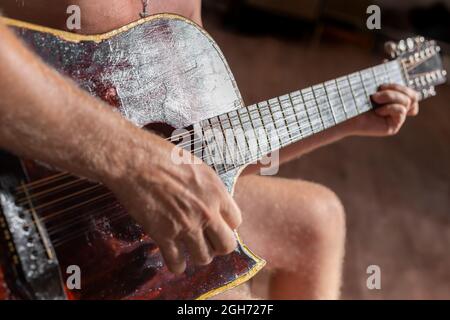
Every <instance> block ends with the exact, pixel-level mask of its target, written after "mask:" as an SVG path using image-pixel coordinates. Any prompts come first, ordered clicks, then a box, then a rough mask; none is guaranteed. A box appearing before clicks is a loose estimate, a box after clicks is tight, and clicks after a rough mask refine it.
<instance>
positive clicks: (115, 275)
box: [0, 15, 264, 299]
mask: <svg viewBox="0 0 450 320" xmlns="http://www.w3.org/2000/svg"><path fill="white" fill-rule="evenodd" d="M5 20H6V22H7V24H9V25H10V27H11V28H12V30H14V31H15V32H16V34H18V35H19V36H20V37H21V38H22V39H23V40H24V41H25V42H26V43H27V45H28V46H29V47H30V49H32V50H33V51H34V52H35V53H36V54H37V55H39V56H40V57H41V58H42V59H43V60H44V61H45V62H46V63H48V64H49V65H51V66H52V67H54V68H55V69H56V70H58V71H59V72H61V73H62V74H64V75H66V76H68V77H70V78H72V79H73V80H74V81H75V82H77V83H78V85H79V86H80V87H82V88H83V89H85V90H87V91H88V92H89V93H90V94H92V95H94V96H96V97H98V98H100V99H102V100H104V101H106V102H107V103H108V104H109V105H111V107H112V108H115V109H116V110H117V112H120V113H121V114H122V115H123V116H124V117H126V118H127V119H129V120H130V121H132V122H133V123H134V124H136V125H137V126H139V127H143V128H144V127H149V126H150V127H152V125H153V127H152V128H153V129H155V128H163V127H166V126H169V127H170V128H184V127H187V126H189V125H192V124H194V123H197V122H199V121H201V120H204V119H208V118H211V117H213V116H215V115H219V114H222V113H225V112H228V111H231V110H233V109H236V108H240V107H243V102H242V99H241V96H240V93H239V91H238V89H237V86H236V83H235V81H234V78H233V75H232V74H231V72H230V70H229V67H228V65H227V63H226V61H225V59H224V57H223V55H222V53H221V52H220V50H219V48H218V47H217V45H216V44H215V43H214V41H213V40H212V39H211V38H210V37H209V36H208V35H207V34H206V33H205V31H204V30H202V29H201V28H199V27H198V26H196V25H195V24H193V23H192V22H190V21H188V20H186V19H184V18H181V17H178V16H172V15H158V16H153V17H149V18H146V19H143V20H140V21H138V22H136V23H133V24H131V25H129V26H126V27H123V28H121V29H119V30H116V31H113V32H111V33H108V34H105V35H99V36H80V35H74V34H71V33H65V32H61V31H56V30H51V29H47V28H43V27H38V26H34V25H30V24H25V23H21V22H18V21H13V20H8V19H5ZM92 125H93V126H95V125H96V124H95V123H92ZM74 134H80V135H82V134H83V133H82V132H76V133H74ZM132 156H133V155H132V154H130V157H132ZM0 163H1V164H2V165H1V169H0V200H1V206H0V210H1V212H0V218H1V220H0V222H1V224H0V228H1V229H2V230H1V233H0V243H1V245H0V258H1V260H0V261H1V268H0V298H1V299H24V298H25V299H26V298H39V299H60V298H69V299H196V298H208V297H210V296H212V295H214V294H217V293H220V292H221V291H224V290H226V289H228V288H231V287H233V286H236V285H238V284H240V283H242V282H244V281H246V280H247V279H249V278H250V277H251V276H253V275H254V274H255V273H256V272H257V271H258V270H260V269H261V268H262V266H263V265H264V261H263V260H261V259H259V258H258V257H256V256H254V255H253V254H252V253H251V252H250V251H249V250H248V249H247V248H246V247H245V246H244V245H243V244H242V243H239V246H238V248H237V249H236V250H235V251H234V252H233V253H231V254H230V255H227V256H223V257H217V258H216V259H215V260H214V261H213V262H212V263H211V264H210V265H208V266H205V267H194V266H193V265H192V264H190V263H189V262H188V267H187V270H186V272H185V273H184V274H182V275H179V276H176V275H173V274H171V273H170V272H169V271H168V270H167V268H166V267H165V265H164V263H163V260H162V257H161V255H160V253H159V250H158V248H157V246H156V245H155V243H154V242H153V241H152V240H151V239H150V238H149V237H148V236H146V235H145V234H144V233H143V232H142V229H141V228H140V227H139V226H138V225H137V224H136V223H134V221H133V220H132V219H131V218H130V217H129V216H128V215H127V214H126V213H125V212H124V209H123V208H122V207H121V206H120V204H119V203H118V202H117V201H116V199H115V198H114V197H113V196H112V195H111V194H109V193H108V192H105V191H106V190H105V188H104V187H102V186H98V185H95V184H94V183H92V182H89V181H87V180H81V181H80V180H79V179H76V178H75V177H72V176H70V175H68V174H63V173H59V172H58V171H57V170H54V169H53V168H49V167H48V166H46V165H43V164H39V163H37V162H34V161H31V160H23V159H18V158H16V157H14V156H12V155H10V154H8V153H6V152H1V153H0ZM238 174H239V170H237V169H236V170H234V171H232V172H228V173H227V174H224V175H220V178H221V179H222V181H223V183H224V184H225V185H226V187H227V188H228V191H229V192H230V193H231V192H232V191H233V186H234V183H235V180H236V179H237V177H238ZM55 179H56V180H55ZM18 190H19V191H18ZM52 190H53V191H52ZM86 190H91V192H86ZM50 191H52V192H50ZM73 194H77V196H76V197H74V196H72V195H73ZM61 199H62V200H61ZM77 267H79V271H80V272H81V288H80V289H78V288H72V287H70V283H72V280H73V279H72V278H71V276H72V275H73V274H74V272H75V273H76V271H77ZM74 268H75V269H74ZM74 270H75V271H74ZM74 283H76V281H75V282H74ZM68 286H69V287H68Z"/></svg>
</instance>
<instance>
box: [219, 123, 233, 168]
mask: <svg viewBox="0 0 450 320" xmlns="http://www.w3.org/2000/svg"><path fill="white" fill-rule="evenodd" d="M225 116H226V117H228V115H225ZM217 118H218V119H219V126H220V128H221V132H222V135H223V140H224V142H225V148H226V149H227V150H228V154H229V156H230V160H231V163H232V165H233V166H234V169H235V168H237V165H236V164H235V162H234V156H233V154H232V152H231V148H230V146H229V144H228V139H227V136H226V131H225V128H224V127H223V123H222V119H221V118H220V116H218V117H217ZM225 157H226V153H225ZM225 161H226V159H225ZM226 163H227V162H226Z"/></svg>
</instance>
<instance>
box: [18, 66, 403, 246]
mask: <svg viewBox="0 0 450 320" xmlns="http://www.w3.org/2000/svg"><path fill="white" fill-rule="evenodd" d="M388 67H389V68H388ZM367 73H369V74H371V78H368V77H367ZM355 77H359V79H360V80H359V82H356V80H355V79H356V78H355ZM366 81H369V83H367V82H366ZM389 82H390V83H392V82H395V83H401V84H404V79H403V75H402V73H401V70H400V67H399V63H398V62H397V61H392V62H389V63H387V64H382V65H379V66H376V67H374V68H369V69H365V70H363V71H361V72H357V73H354V74H351V75H349V76H346V77H341V78H338V79H336V80H332V81H328V82H325V83H324V84H321V85H317V86H313V87H311V88H307V89H304V90H302V91H298V92H295V93H292V94H288V95H285V96H282V97H279V98H276V99H272V100H269V101H268V102H263V103H260V104H257V105H253V106H249V107H245V108H241V109H238V110H234V111H232V112H229V113H227V114H225V115H222V116H218V117H214V118H212V119H213V120H214V119H215V120H216V121H214V122H213V121H212V120H211V119H208V120H205V121H202V122H201V123H200V125H201V130H202V133H204V132H205V131H207V130H211V129H215V131H214V135H213V141H212V142H206V141H204V138H203V136H202V135H200V138H194V140H193V141H190V140H192V139H190V138H191V137H192V136H193V133H194V131H193V130H189V131H184V132H182V133H180V134H177V135H173V136H172V137H170V138H168V139H167V140H169V141H171V142H175V141H179V140H182V141H184V140H185V139H187V138H189V139H187V140H189V141H188V142H182V143H181V144H179V145H178V146H179V147H181V148H186V147H191V146H195V145H196V144H197V143H200V145H201V147H200V148H197V149H194V150H193V151H191V152H192V153H193V154H197V153H199V152H200V153H201V155H200V156H199V158H200V159H202V160H203V161H204V162H205V163H207V164H208V165H210V166H212V167H213V168H214V169H215V170H216V172H217V173H218V174H219V175H221V174H223V173H226V172H228V171H230V170H234V169H236V168H239V167H240V166H242V165H244V164H248V163H252V162H254V161H257V160H258V159H260V158H261V157H262V156H263V155H264V154H267V153H270V152H271V151H275V150H277V149H278V148H280V147H283V146H286V145H288V144H290V143H292V142H295V141H298V140H300V139H303V138H306V137H308V136H310V135H312V134H314V133H317V132H319V131H322V130H324V129H326V128H329V127H331V126H333V125H336V124H338V123H340V122H342V121H345V120H347V119H350V118H351V117H354V116H356V115H359V114H361V113H363V112H365V111H368V110H370V109H371V106H370V97H369V96H370V95H371V94H373V93H374V92H375V91H376V88H377V86H379V85H380V84H383V83H389ZM342 83H345V84H344V85H342ZM358 87H359V88H358ZM369 88H370V89H369ZM356 90H359V92H355V91H356ZM319 91H320V92H321V93H319V94H317V92H319ZM344 92H346V93H344ZM333 96H335V99H336V100H333V98H332V97H333ZM360 98H362V100H361V99H360ZM358 99H360V100H358ZM339 101H340V102H339ZM326 105H327V106H328V107H325V106H326ZM349 105H353V109H349V108H348V106H349ZM358 105H359V106H358ZM277 108H278V109H279V112H280V113H278V115H280V114H281V115H282V116H281V117H278V119H275V116H274V113H273V112H272V111H273V110H275V109H277ZM326 108H328V109H326ZM333 108H334V109H333ZM289 109H291V110H289ZM299 109H300V112H298V110H299ZM311 109H313V110H311ZM267 112H268V113H269V114H266V118H264V116H263V113H267ZM275 112H276V111H275ZM288 112H290V114H288ZM268 118H269V119H271V123H270V124H271V128H273V129H274V131H273V132H274V133H275V137H276V140H278V142H275V143H274V141H273V140H271V141H269V139H268V138H269V137H268V135H269V132H268V130H269V129H268V127H266V126H267V125H268V124H269V121H268V120H267V119H268ZM301 118H304V119H302V121H300V119H301ZM243 119H245V120H244V121H243ZM224 120H225V121H227V122H224ZM257 120H258V122H257ZM236 123H237V124H240V126H241V130H240V131H242V129H244V128H245V127H247V129H248V130H253V131H254V132H255V130H256V129H263V130H264V131H265V132H266V133H267V135H266V136H265V137H263V138H264V139H266V141H265V142H266V143H264V145H263V146H261V145H262V143H260V142H261V141H259V140H258V139H253V140H251V141H249V140H247V138H245V146H244V148H245V149H249V150H250V149H251V146H250V144H251V143H255V142H256V144H257V152H256V153H243V151H242V145H240V144H239V143H237V142H238V141H237V140H235V141H234V142H235V143H236V144H237V149H238V150H237V151H238V155H237V156H236V157H233V156H232V152H231V149H232V148H231V147H230V145H229V142H228V140H227V139H226V136H225V134H224V131H225V130H230V131H231V132H234V134H235V137H234V138H235V139H236V135H237V134H236V132H237V130H236V127H235V125H234V124H236ZM290 126H292V127H296V128H297V129H296V131H293V130H292V129H290V128H289V127H290ZM216 132H222V134H223V136H222V137H220V138H217V135H216ZM270 133H272V131H271V132H270ZM254 136H255V137H256V135H254ZM218 140H222V141H224V142H225V144H222V145H220V146H219V145H217V141H218ZM214 144H216V145H214ZM210 146H211V147H214V150H215V151H216V152H217V151H218V150H220V149H222V150H221V151H220V152H217V154H213V152H212V151H211V150H210ZM205 147H206V149H207V151H206V150H205ZM205 151H206V152H205ZM217 156H219V157H220V160H221V161H223V163H219V164H218V163H216V162H215V161H214V157H217ZM226 158H231V159H232V161H231V166H228V167H227V164H228V161H226V160H227V159H226ZM238 158H239V159H238ZM235 160H238V161H235ZM218 165H223V166H222V167H220V168H218ZM67 180H69V181H67ZM61 181H62V183H60V184H59V185H56V186H55V185H54V184H55V183H56V182H61ZM83 184H87V185H88V187H86V188H84V189H81V190H79V189H78V190H77V191H76V192H74V193H71V194H67V195H64V196H63V197H60V198H57V199H54V200H51V201H49V202H46V203H42V204H40V203H39V205H38V206H36V207H32V204H31V203H32V202H35V201H40V200H42V199H45V197H46V196H48V195H49V194H52V193H53V192H56V191H62V190H66V189H70V188H73V187H80V185H81V186H82V185H83ZM49 186H50V187H49ZM45 187H47V189H44V188H45ZM41 189H43V190H41ZM35 190H37V191H38V192H35V193H33V191H35ZM17 191H18V195H20V193H22V197H20V198H19V199H18V200H17V204H18V205H20V206H25V207H28V210H35V211H36V212H38V213H39V211H43V210H44V209H46V208H48V207H51V206H53V205H58V206H62V204H64V203H65V202H67V201H71V202H74V201H76V200H77V199H80V200H81V199H84V198H85V197H86V196H87V195H89V194H90V193H95V192H97V193H96V196H95V197H94V198H92V199H89V200H85V201H84V202H80V203H77V204H76V205H72V206H70V207H67V208H64V209H61V210H59V211H55V212H52V213H50V214H47V215H46V216H44V217H43V218H42V219H41V222H43V223H49V222H53V221H54V220H55V219H60V218H61V217H62V216H65V215H68V214H69V213H73V212H77V211H74V210H80V209H82V208H83V207H86V206H90V205H94V204H95V205H96V204H100V203H102V201H105V200H107V199H109V198H110V197H111V198H113V194H112V193H111V191H109V190H108V189H107V188H105V187H104V186H103V185H101V184H93V183H89V181H88V180H87V179H85V178H79V177H75V176H72V175H71V174H69V173H58V174H55V175H53V176H51V177H46V178H44V179H40V180H36V181H33V182H31V183H28V184H23V185H21V186H20V187H19V188H18V189H17ZM98 191H101V193H98ZM26 194H28V195H29V196H28V197H26V196H25V195H26ZM114 210H116V212H114ZM110 212H112V215H111V216H108V220H109V222H115V221H117V220H119V219H120V218H123V217H125V216H127V213H126V211H125V209H123V208H122V207H121V206H120V205H119V204H118V203H117V201H116V200H115V199H114V198H113V203H112V204H111V203H108V204H106V205H104V206H102V207H100V208H98V207H97V208H94V209H92V210H90V211H86V212H84V213H83V215H82V216H74V217H72V218H70V219H64V221H58V224H57V225H56V226H54V227H49V228H48V229H47V231H48V234H49V235H50V236H52V235H56V234H59V233H61V232H62V231H65V230H69V229H70V228H71V227H73V226H75V225H77V224H79V222H80V219H83V218H89V219H93V218H95V217H98V216H100V215H102V214H106V213H110ZM55 224H56V223H55ZM89 229H90V228H89V227H83V228H81V229H75V230H73V231H72V232H69V233H67V234H65V235H64V236H62V237H57V238H55V239H53V240H54V246H59V245H63V244H65V243H67V242H68V241H71V240H73V239H74V238H77V237H78V236H80V235H83V234H84V233H85V232H87V231H89Z"/></svg>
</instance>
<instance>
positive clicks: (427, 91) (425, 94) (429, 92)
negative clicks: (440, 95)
mask: <svg viewBox="0 0 450 320" xmlns="http://www.w3.org/2000/svg"><path fill="white" fill-rule="evenodd" d="M420 95H421V96H422V97H421V98H422V99H426V98H429V97H434V96H435V95H436V89H435V87H434V86H430V87H428V88H423V89H422V90H421V91H420Z"/></svg>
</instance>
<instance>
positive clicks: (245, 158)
mask: <svg viewBox="0 0 450 320" xmlns="http://www.w3.org/2000/svg"><path fill="white" fill-rule="evenodd" d="M316 107H317V106H316ZM280 121H283V119H280ZM306 127H310V125H309V124H308V125H307V126H305V127H303V128H300V127H299V128H300V129H301V130H300V131H301V132H299V133H300V134H299V135H296V136H295V137H294V138H292V139H288V141H287V143H290V142H292V141H293V140H296V139H297V138H298V137H304V136H305V132H303V131H304V129H305V128H306ZM325 127H326V126H325V125H324V124H323V129H325ZM320 130H322V128H320ZM312 133H313V130H311V131H309V132H308V133H307V135H310V134H312ZM287 135H291V134H290V132H289V131H288V130H286V134H284V135H277V136H278V137H279V138H280V142H282V138H284V137H286V136H287ZM284 143H286V142H284ZM284 143H280V147H281V146H283V144H284ZM225 147H226V146H225ZM269 152H270V150H267V151H266V150H264V154H267V153H269ZM261 154H262V152H259V153H257V154H256V156H255V157H253V158H248V159H249V160H251V161H253V160H257V158H260V157H261ZM230 156H231V154H230ZM239 156H240V160H243V159H244V161H245V162H247V157H246V156H244V157H242V154H240V155H239ZM239 156H236V157H234V159H237V158H239ZM210 157H211V156H210ZM225 157H227V154H226V155H225ZM232 164H233V165H235V163H234V160H233V162H232ZM213 165H214V163H213ZM235 168H236V167H235ZM226 171H228V168H225V169H224V170H223V172H226ZM223 172H220V171H219V172H218V174H221V173H223ZM71 183H72V182H71ZM100 186H102V185H94V186H91V187H89V188H87V189H84V190H81V191H79V192H77V193H74V194H72V195H71V196H70V195H68V196H65V197H62V198H60V199H56V200H53V201H51V202H49V203H46V204H42V205H39V206H38V207H36V208H34V209H35V210H36V209H42V208H44V207H46V206H48V205H51V204H55V203H57V202H60V201H61V200H66V199H72V198H73V196H76V195H79V194H83V193H84V192H87V191H92V190H95V189H98V188H100ZM52 189H54V188H52Z"/></svg>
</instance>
